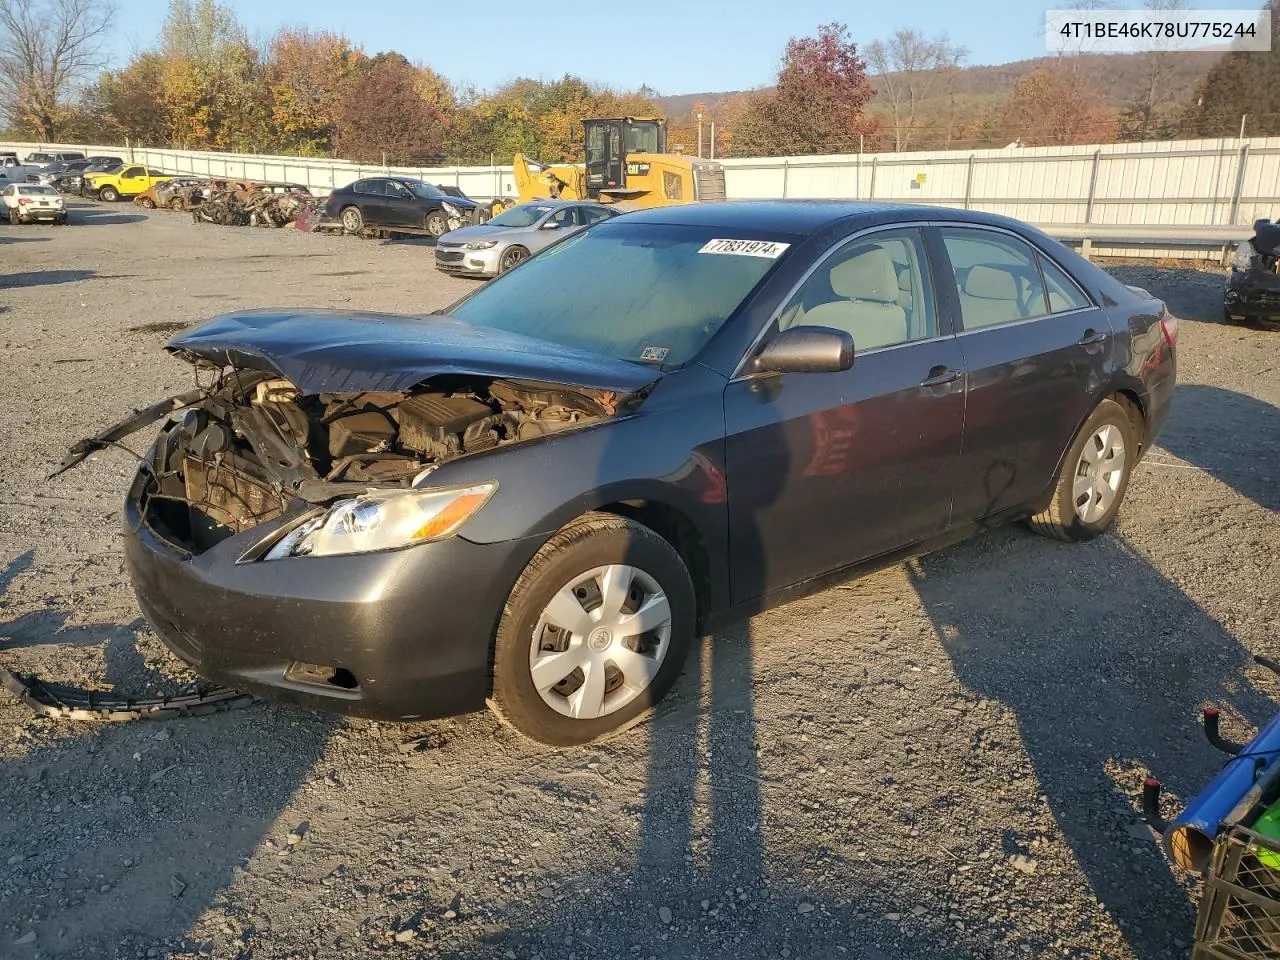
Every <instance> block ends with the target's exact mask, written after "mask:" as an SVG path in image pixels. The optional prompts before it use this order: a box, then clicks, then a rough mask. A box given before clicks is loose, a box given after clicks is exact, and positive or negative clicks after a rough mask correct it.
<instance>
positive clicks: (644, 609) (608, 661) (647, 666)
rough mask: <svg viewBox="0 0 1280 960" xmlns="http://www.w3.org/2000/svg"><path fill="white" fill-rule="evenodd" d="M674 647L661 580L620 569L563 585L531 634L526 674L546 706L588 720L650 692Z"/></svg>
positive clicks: (599, 569) (593, 572) (600, 570)
mask: <svg viewBox="0 0 1280 960" xmlns="http://www.w3.org/2000/svg"><path fill="white" fill-rule="evenodd" d="M670 647H671V605H670V604H669V603H668V602H667V596H666V594H665V593H663V591H662V588H661V587H660V586H658V582H657V581H656V580H654V579H653V577H651V576H649V575H648V574H647V573H645V572H644V571H643V570H640V569H638V568H636V567H629V566H625V565H623V564H610V565H609V566H606V567H597V568H596V569H594V570H590V571H588V572H586V573H584V574H582V575H581V576H578V577H575V578H574V579H573V580H571V581H570V582H569V583H567V584H565V585H564V586H563V587H561V588H560V589H559V590H557V591H556V593H555V595H554V596H553V597H552V598H551V602H550V603H548V604H547V606H546V609H545V610H543V611H542V616H540V617H539V618H538V622H537V624H536V625H535V626H534V628H533V637H532V642H531V645H530V650H529V671H530V674H531V675H532V677H533V685H534V687H535V688H537V691H538V695H539V696H541V697H542V700H543V702H544V703H546V704H547V706H549V707H551V708H552V709H553V710H555V711H556V712H557V713H560V714H563V715H564V716H566V717H573V718H574V719H576V720H590V719H594V718H596V717H603V716H607V715H608V714H611V713H614V712H616V711H618V710H621V709H622V708H623V707H625V706H626V705H627V704H629V703H631V701H633V700H634V699H635V698H636V697H638V696H639V695H640V694H641V693H643V692H644V691H645V690H646V689H648V687H649V685H650V684H651V683H652V682H653V678H654V677H656V676H657V675H658V670H659V668H660V667H661V666H662V661H663V660H664V659H665V658H666V655H667V650H669V649H670Z"/></svg>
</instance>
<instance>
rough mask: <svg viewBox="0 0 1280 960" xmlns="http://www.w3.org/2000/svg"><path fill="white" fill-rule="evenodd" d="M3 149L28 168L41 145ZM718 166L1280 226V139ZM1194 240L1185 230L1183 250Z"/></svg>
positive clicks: (751, 173) (1074, 216) (243, 169)
mask: <svg viewBox="0 0 1280 960" xmlns="http://www.w3.org/2000/svg"><path fill="white" fill-rule="evenodd" d="M4 146H7V148H8V149H12V150H15V151H17V152H18V154H19V155H20V156H25V155H26V153H27V152H30V151H32V150H35V149H39V148H41V146H42V145H40V144H29V143H19V144H8V145H4ZM64 148H65V149H79V150H84V151H86V152H87V153H91V154H92V153H109V154H114V155H118V156H124V157H127V158H129V159H131V160H133V161H135V162H138V163H144V164H146V165H148V166H152V167H158V168H161V169H163V170H165V171H166V172H170V173H189V174H195V175H199V176H213V177H229V178H236V179H249V180H285V181H290V182H296V183H302V184H305V185H306V186H307V187H308V188H310V189H311V190H312V191H313V192H315V193H318V194H324V193H328V192H329V191H330V190H332V189H333V188H335V187H340V186H344V185H345V184H348V183H351V182H352V181H354V180H358V179H360V178H361V177H365V176H371V175H376V174H386V173H391V174H399V175H404V176H414V177H421V178H422V179H424V180H427V181H430V182H432V183H443V184H450V185H453V186H457V187H459V188H461V189H462V190H463V191H464V192H466V193H467V194H468V195H469V196H473V197H476V198H480V199H486V198H490V197H494V196H513V195H514V194H515V183H514V180H513V179H512V176H511V168H510V166H483V167H433V168H408V167H383V166H377V165H370V164H363V165H362V164H356V163H348V162H346V161H340V160H326V159H317V158H312V159H308V158H303V157H281V156H263V155H248V154H235V153H230V154H228V153H209V152H203V151H193V150H166V149H151V148H140V147H133V148H127V147H126V148H122V147H118V146H117V147H108V146H99V145H79V146H76V145H65V146H64ZM46 149H47V146H46ZM721 162H722V163H723V164H724V166H725V179H726V188H727V192H728V196H729V197H730V199H750V198H776V197H824V198H848V199H862V200H880V201H886V200H887V201H909V202H915V203H925V204H939V205H944V206H956V207H964V208H968V209H974V210H984V211H988V212H991V213H1001V214H1005V215H1008V216H1013V217H1018V218H1019V219H1022V220H1026V221H1028V222H1031V223H1035V224H1038V225H1040V226H1044V227H1048V226H1055V225H1056V226H1063V225H1066V226H1071V227H1072V228H1075V227H1076V226H1078V225H1085V224H1098V225H1131V226H1135V227H1137V226H1159V227H1168V226H1179V225H1182V226H1186V227H1188V228H1195V227H1224V226H1241V227H1246V226H1247V225H1248V224H1251V223H1252V222H1253V221H1254V220H1255V219H1257V218H1259V217H1277V218H1280V137H1254V138H1250V139H1243V140H1237V139H1233V138H1223V139H1216V140H1181V141H1163V142H1155V143H1130V144H1108V145H1099V146H1074V147H1024V148H1011V149H1004V150H976V151H931V152H921V153H882V154H866V155H850V154H841V155H835V156H814V157H779V158H768V159H725V160H722V161H721ZM1113 232H1114V231H1113ZM1193 232H1194V231H1192V230H1190V229H1189V230H1188V238H1190V237H1191V235H1192V233H1193ZM1136 233H1137V231H1135V235H1136ZM1116 252H1125V253H1133V254H1140V253H1142V252H1143V251H1141V250H1138V249H1136V248H1134V249H1118V250H1117V251H1116ZM1152 252H1154V251H1152ZM1159 252H1163V253H1166V254H1175V255H1178V254H1185V255H1196V254H1195V253H1194V252H1193V251H1192V250H1191V249H1190V248H1177V247H1174V246H1166V247H1163V248H1162V249H1161V250H1160V251H1159ZM1201 252H1203V251H1201Z"/></svg>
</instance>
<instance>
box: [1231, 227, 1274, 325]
mask: <svg viewBox="0 0 1280 960" xmlns="http://www.w3.org/2000/svg"><path fill="white" fill-rule="evenodd" d="M1223 300H1224V302H1223V308H1222V310H1223V316H1224V318H1225V319H1226V320H1227V321H1228V322H1231V321H1236V322H1240V321H1250V320H1253V321H1259V320H1261V321H1271V322H1280V224H1276V223H1272V222H1271V221H1270V220H1258V221H1255V222H1254V224H1253V237H1252V238H1251V239H1249V240H1245V241H1243V242H1242V243H1240V244H1239V245H1238V246H1237V247H1236V249H1235V253H1234V254H1233V255H1232V257H1231V267H1230V270H1229V272H1228V273H1227V289H1226V292H1225V296H1224V298H1223Z"/></svg>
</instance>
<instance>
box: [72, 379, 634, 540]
mask: <svg viewBox="0 0 1280 960" xmlns="http://www.w3.org/2000/svg"><path fill="white" fill-rule="evenodd" d="M449 380H450V378H447V377H440V378H435V379H433V380H432V381H430V382H429V383H427V384H424V385H423V386H422V388H420V389H414V390H411V391H405V392H361V393H320V394H308V393H304V392H303V391H301V390H299V389H298V388H297V387H296V386H294V384H293V383H292V382H290V381H289V380H286V379H282V378H280V377H278V376H275V375H273V374H270V373H267V372H261V371H244V370H234V369H230V370H227V369H224V370H222V371H221V372H220V374H219V376H218V379H217V380H216V381H215V383H214V384H213V386H212V387H210V388H208V389H206V390H202V391H200V393H199V394H197V395H195V396H194V397H193V396H192V395H190V394H188V395H183V396H182V397H175V398H173V400H172V401H170V402H169V403H170V404H171V406H170V407H168V408H166V407H165V406H164V405H163V404H159V405H156V407H154V408H149V409H148V410H147V411H140V412H139V413H138V414H137V415H136V416H135V417H134V418H132V420H131V421H126V424H127V426H128V429H127V430H125V431H124V432H125V433H132V432H134V431H136V430H138V429H141V427H142V426H143V425H145V423H147V422H154V421H155V420H159V419H162V418H163V416H164V415H165V414H166V413H167V414H170V417H169V421H168V422H167V423H166V425H165V427H164V429H163V431H162V433H161V435H160V438H159V440H158V441H157V442H156V446H155V448H154V451H153V453H152V456H151V458H150V461H149V463H150V465H149V468H147V470H148V472H149V473H150V478H149V481H148V483H147V486H146V489H145V490H144V492H143V496H142V498H141V499H142V501H143V505H144V511H145V513H146V514H148V515H150V516H152V517H153V518H154V519H157V520H159V521H160V522H161V525H162V526H163V528H164V530H165V531H166V533H167V534H169V536H170V537H171V538H172V539H174V540H175V541H177V542H178V544H179V545H180V546H182V547H183V548H185V549H187V550H189V551H190V552H192V553H199V552H201V551H203V550H206V549H208V548H209V547H211V546H213V545H214V544H216V543H218V542H219V541H221V540H223V539H225V538H226V537H229V536H231V535H233V534H236V533H240V532H242V531H244V530H248V529H250V528H252V527H254V526H256V525H258V524H260V523H264V522H266V521H269V520H272V519H274V518H276V517H278V516H280V515H281V514H282V513H284V512H285V511H287V510H289V508H290V506H291V505H292V504H294V503H295V502H298V501H301V502H302V503H303V504H321V503H325V502H326V501H330V500H333V499H334V498H335V497H338V496H342V495H344V494H345V495H351V494H352V493H354V492H360V491H364V490H367V489H369V488H370V487H380V488H387V487H391V488H394V487H408V486H410V485H412V484H413V482H414V480H415V479H416V478H419V477H421V476H423V475H425V474H426V473H429V472H430V471H431V470H434V469H435V468H436V467H437V466H439V465H440V464H442V463H446V462H448V461H450V460H453V459H456V458H458V457H463V456H468V455H471V454H476V453H480V452H483V451H485V450H492V449H494V448H496V447H500V446H503V445H506V444H511V443H519V442H523V441H527V440H532V439H536V438H538V437H545V436H548V435H550V434H554V433H558V432H561V431H565V430H570V429H574V428H576V427H580V426H583V425H586V424H589V423H592V422H596V421H599V420H601V419H602V418H605V417H608V416H610V415H612V414H613V413H615V412H616V411H617V395H616V394H615V393H613V392H612V391H598V390H591V389H588V388H569V387H560V386H555V385H546V384H537V383H525V382H519V381H509V380H497V379H495V380H477V379H476V378H453V381H454V382H449ZM187 400H191V401H194V402H189V403H183V402H181V401H187ZM174 408H180V409H176V410H175V409H174ZM149 414H150V415H149ZM148 415H149V416H148ZM138 421H141V422H138ZM121 426H122V427H123V426H125V425H121ZM122 435H124V434H123V433H121V432H120V429H117V430H116V431H115V433H114V434H111V432H108V434H103V435H101V437H100V438H95V439H94V440H88V441H82V442H81V444H78V445H77V448H75V449H74V450H73V451H72V455H71V456H70V457H69V458H68V461H74V462H78V461H79V460H80V459H83V457H84V456H87V455H88V452H91V451H92V449H99V448H101V447H103V446H106V445H109V444H110V443H111V442H114V441H115V440H118V439H119V437H120V436H122ZM69 465H72V463H71V462H67V461H64V465H63V468H64V469H65V467H66V466H69Z"/></svg>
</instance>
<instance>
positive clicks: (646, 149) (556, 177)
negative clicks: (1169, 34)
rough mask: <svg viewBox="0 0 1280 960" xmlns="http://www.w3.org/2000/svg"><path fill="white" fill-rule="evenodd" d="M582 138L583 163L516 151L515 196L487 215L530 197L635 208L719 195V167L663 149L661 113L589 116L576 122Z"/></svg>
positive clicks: (496, 204)
mask: <svg viewBox="0 0 1280 960" xmlns="http://www.w3.org/2000/svg"><path fill="white" fill-rule="evenodd" d="M582 142H583V147H584V152H585V153H586V162H584V163H554V164H546V163H539V162H538V161H536V160H532V159H530V158H529V157H526V156H525V155H524V154H522V153H517V154H516V155H515V160H514V163H513V166H514V174H515V181H516V190H517V191H518V193H519V196H518V197H499V198H497V199H495V200H494V201H493V204H492V205H491V207H490V209H491V211H492V215H493V216H497V215H498V214H499V213H501V212H502V211H503V210H505V209H506V208H507V207H511V206H514V205H515V204H517V203H526V202H528V201H530V200H548V199H556V200H597V201H599V202H600V203H610V204H617V205H618V206H619V207H621V208H624V209H628V210H641V209H644V208H646V207H666V206H671V205H672V204H677V203H694V202H696V201H704V200H723V199H724V198H725V190H724V167H722V166H721V165H720V164H718V163H716V162H715V161H714V160H702V159H699V158H697V157H687V156H685V155H684V154H680V153H667V121H666V120H663V119H662V118H661V117H592V118H590V119H587V120H583V121H582Z"/></svg>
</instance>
